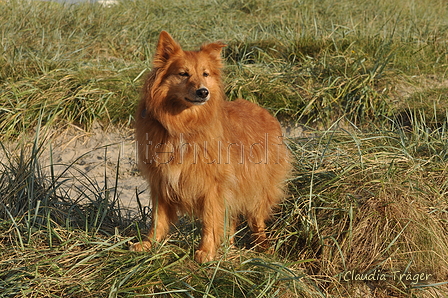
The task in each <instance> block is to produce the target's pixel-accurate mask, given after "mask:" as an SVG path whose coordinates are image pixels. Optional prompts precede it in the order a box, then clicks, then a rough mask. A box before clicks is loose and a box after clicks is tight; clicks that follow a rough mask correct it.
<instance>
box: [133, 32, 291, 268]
mask: <svg viewBox="0 0 448 298" xmlns="http://www.w3.org/2000/svg"><path fill="white" fill-rule="evenodd" d="M225 46H226V45H225V44H223V43H221V42H214V43H208V44H203V45H202V46H201V47H200V49H199V50H197V51H184V50H183V49H182V48H181V47H180V45H179V44H178V43H177V42H176V41H175V40H174V39H173V38H172V37H171V35H170V34H168V33H167V32H165V31H162V32H161V33H160V36H159V40H158V44H157V48H156V52H155V56H154V60H153V69H152V71H151V72H150V73H149V75H148V77H147V79H146V82H145V84H144V87H143V92H142V98H141V101H140V103H139V105H138V109H137V112H136V116H135V118H136V128H135V134H136V143H137V153H138V165H139V169H140V171H141V173H142V175H143V176H144V177H145V178H146V179H147V181H148V183H149V187H150V192H151V199H152V212H153V216H152V218H153V222H152V227H151V230H150V232H149V235H148V239H147V240H144V241H141V242H140V243H135V244H132V245H131V247H130V250H132V251H145V250H150V249H151V247H152V245H153V244H154V243H160V242H161V241H162V240H163V239H164V238H165V237H166V235H167V234H168V232H169V228H170V226H171V225H172V224H173V223H175V222H176V220H177V218H178V215H179V214H185V213H188V214H192V215H193V216H195V217H196V218H198V219H199V220H200V221H201V223H202V232H201V236H202V237H201V242H200V245H199V248H198V249H197V250H196V252H195V260H196V261H197V262H199V263H204V262H209V261H212V260H213V259H214V258H215V255H216V253H217V249H218V248H219V246H220V244H221V242H222V241H223V239H224V237H229V239H230V242H231V243H233V236H234V234H235V230H236V226H237V224H238V218H239V217H240V216H241V215H243V216H245V218H246V219H247V222H248V225H249V227H250V229H251V230H252V233H253V244H254V246H255V248H256V249H258V250H260V251H262V250H266V249H267V248H268V246H269V243H268V240H267V237H266V232H265V228H266V223H265V221H266V220H267V219H268V218H269V216H270V214H271V211H272V208H273V207H275V206H276V205H277V204H278V203H279V202H280V201H281V199H282V198H283V197H284V193H285V192H284V190H285V186H286V181H287V178H288V175H289V173H290V170H291V163H290V154H289V151H288V149H287V147H286V146H285V144H284V142H283V136H282V131H281V127H280V124H279V122H278V121H277V120H276V119H275V118H274V117H273V116H272V115H270V114H269V112H268V111H267V110H265V109H264V108H261V107H260V106H258V105H256V104H254V103H251V102H249V101H246V100H243V99H237V100H235V101H228V100H227V99H226V96H225V93H224V87H223V83H222V78H221V69H222V67H223V63H222V58H221V51H222V48H223V47H225Z"/></svg>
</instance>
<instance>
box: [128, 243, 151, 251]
mask: <svg viewBox="0 0 448 298" xmlns="http://www.w3.org/2000/svg"><path fill="white" fill-rule="evenodd" d="M151 247H152V244H151V242H149V241H142V242H137V243H129V250H130V251H148V250H150V249H151Z"/></svg>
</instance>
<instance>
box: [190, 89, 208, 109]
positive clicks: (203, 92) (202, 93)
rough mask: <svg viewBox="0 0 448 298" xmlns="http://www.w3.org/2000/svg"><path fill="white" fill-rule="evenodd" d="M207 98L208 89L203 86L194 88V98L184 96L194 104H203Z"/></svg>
mask: <svg viewBox="0 0 448 298" xmlns="http://www.w3.org/2000/svg"><path fill="white" fill-rule="evenodd" d="M209 99H210V91H208V89H207V88H205V87H202V88H199V89H197V90H196V94H195V98H194V100H191V99H189V98H185V100H187V101H189V102H191V103H192V104H194V105H203V104H204V103H205V102H206V101H207V100H209Z"/></svg>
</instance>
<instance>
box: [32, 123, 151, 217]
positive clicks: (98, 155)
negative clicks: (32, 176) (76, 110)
mask: <svg viewBox="0 0 448 298" xmlns="http://www.w3.org/2000/svg"><path fill="white" fill-rule="evenodd" d="M43 149H44V150H43V154H42V156H41V158H40V163H41V165H42V166H44V169H45V170H46V172H47V173H48V172H49V170H50V165H53V169H54V172H55V175H61V178H60V180H61V181H62V180H65V182H64V187H65V189H66V190H67V191H68V193H69V195H70V197H71V198H73V199H79V200H88V199H95V198H96V197H98V196H102V195H104V192H105V191H109V192H110V194H111V197H116V198H118V200H120V206H121V207H124V208H126V209H129V210H135V211H137V206H138V205H137V199H136V192H138V193H139V198H140V199H141V201H142V204H144V205H148V204H149V191H148V190H147V184H146V182H145V181H144V179H143V178H142V177H141V176H140V174H139V172H138V169H137V164H136V152H135V142H134V132H133V130H131V129H120V130H118V129H107V130H104V129H103V128H101V127H100V126H99V125H96V126H94V127H93V129H92V130H91V132H85V131H82V130H80V129H76V128H72V129H68V130H65V131H63V132H62V133H59V134H53V136H52V137H51V139H50V140H49V141H47V142H46V145H45V148H43ZM117 174H118V175H117ZM115 185H116V188H115ZM86 196H89V198H86Z"/></svg>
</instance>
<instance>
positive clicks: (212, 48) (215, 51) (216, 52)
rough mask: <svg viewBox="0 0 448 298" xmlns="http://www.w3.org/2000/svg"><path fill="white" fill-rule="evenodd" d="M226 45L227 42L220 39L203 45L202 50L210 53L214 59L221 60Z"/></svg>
mask: <svg viewBox="0 0 448 298" xmlns="http://www.w3.org/2000/svg"><path fill="white" fill-rule="evenodd" d="M226 46H227V45H226V44H225V43H222V42H220V41H218V42H214V43H208V44H204V45H202V46H201V51H203V52H206V53H208V54H209V55H210V56H211V57H212V58H213V59H216V60H221V50H222V48H223V47H226Z"/></svg>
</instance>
